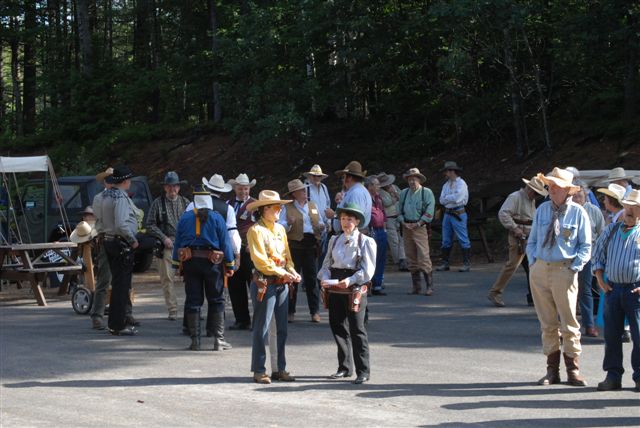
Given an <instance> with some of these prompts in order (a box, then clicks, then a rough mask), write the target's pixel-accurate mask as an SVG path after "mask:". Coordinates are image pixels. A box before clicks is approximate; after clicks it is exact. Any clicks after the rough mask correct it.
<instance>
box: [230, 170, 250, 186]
mask: <svg viewBox="0 0 640 428" xmlns="http://www.w3.org/2000/svg"><path fill="white" fill-rule="evenodd" d="M228 183H229V184H230V185H232V186H235V185H236V184H239V185H241V186H249V187H253V186H255V185H256V179H255V178H254V179H253V180H251V181H249V176H248V175H247V174H244V173H242V174H239V175H238V176H237V177H236V178H232V179H231V180H229V181H228Z"/></svg>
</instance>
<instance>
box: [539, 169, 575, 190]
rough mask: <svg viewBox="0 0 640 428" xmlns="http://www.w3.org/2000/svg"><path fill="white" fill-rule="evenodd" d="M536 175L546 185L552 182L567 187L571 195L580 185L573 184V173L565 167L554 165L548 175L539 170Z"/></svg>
mask: <svg viewBox="0 0 640 428" xmlns="http://www.w3.org/2000/svg"><path fill="white" fill-rule="evenodd" d="M536 177H537V178H538V179H539V180H541V181H542V182H543V183H544V184H546V185H549V184H550V183H554V184H555V185H556V186H558V187H562V188H563V189H569V194H570V195H573V194H574V193H576V192H577V191H579V190H580V186H576V185H574V184H573V174H572V173H571V172H569V171H567V170H566V169H562V168H558V167H555V168H553V171H551V172H550V173H549V175H544V174H542V173H541V172H540V173H538V175H536Z"/></svg>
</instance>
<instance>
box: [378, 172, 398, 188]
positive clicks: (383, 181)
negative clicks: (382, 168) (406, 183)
mask: <svg viewBox="0 0 640 428" xmlns="http://www.w3.org/2000/svg"><path fill="white" fill-rule="evenodd" d="M378 181H379V182H380V187H387V186H390V185H392V184H393V183H394V182H395V181H396V176H395V175H393V174H387V173H386V172H381V173H380V174H378Z"/></svg>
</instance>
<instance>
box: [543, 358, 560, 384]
mask: <svg viewBox="0 0 640 428" xmlns="http://www.w3.org/2000/svg"><path fill="white" fill-rule="evenodd" d="M556 383H560V351H555V352H552V353H551V354H549V355H547V374H546V375H545V376H544V377H542V378H541V379H540V380H539V381H538V385H553V384H556Z"/></svg>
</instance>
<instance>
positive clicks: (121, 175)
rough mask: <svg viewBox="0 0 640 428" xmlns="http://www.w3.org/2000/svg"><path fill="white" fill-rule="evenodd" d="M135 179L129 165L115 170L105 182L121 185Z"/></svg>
mask: <svg viewBox="0 0 640 428" xmlns="http://www.w3.org/2000/svg"><path fill="white" fill-rule="evenodd" d="M132 177H133V171H131V169H130V168H129V167H128V166H127V165H120V166H117V167H115V168H113V174H111V175H109V176H107V177H106V178H105V179H104V181H105V182H107V183H109V184H119V183H122V182H123V181H125V180H128V179H130V178H132Z"/></svg>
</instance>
